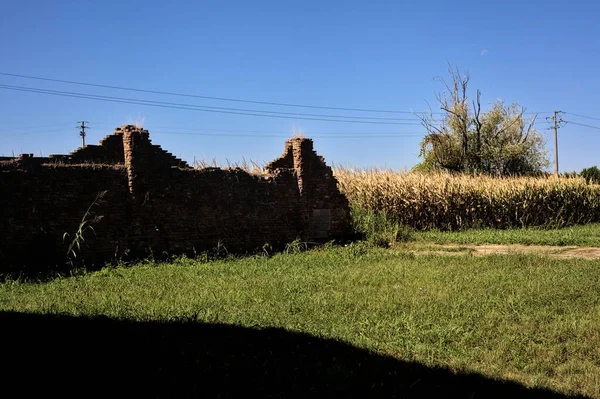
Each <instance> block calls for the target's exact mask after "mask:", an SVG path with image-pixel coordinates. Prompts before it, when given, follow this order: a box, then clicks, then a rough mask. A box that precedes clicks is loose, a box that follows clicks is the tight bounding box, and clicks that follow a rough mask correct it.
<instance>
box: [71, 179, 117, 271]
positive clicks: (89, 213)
mask: <svg viewBox="0 0 600 399" xmlns="http://www.w3.org/2000/svg"><path fill="white" fill-rule="evenodd" d="M106 192H107V191H106V190H105V191H101V192H99V193H98V194H97V195H96V198H95V199H94V201H93V202H92V203H91V204H90V206H89V207H88V208H87V210H86V211H85V213H84V215H83V217H82V218H81V222H80V223H79V227H78V229H77V231H76V232H75V234H74V235H73V240H71V243H70V244H69V247H68V248H67V259H69V262H70V263H72V264H73V263H74V262H75V260H76V259H77V257H78V256H79V255H81V251H82V249H81V247H82V245H83V244H85V237H84V236H85V233H86V232H87V231H88V230H91V231H92V233H94V234H96V230H94V226H93V225H94V224H96V223H98V222H99V221H100V220H101V219H102V217H103V216H101V215H96V214H95V213H94V212H93V208H94V207H95V206H98V205H100V203H101V202H102V198H104V196H105V195H106ZM70 236H71V235H70V234H69V233H68V232H66V233H65V234H63V242H64V241H66V240H67V239H69V237H70Z"/></svg>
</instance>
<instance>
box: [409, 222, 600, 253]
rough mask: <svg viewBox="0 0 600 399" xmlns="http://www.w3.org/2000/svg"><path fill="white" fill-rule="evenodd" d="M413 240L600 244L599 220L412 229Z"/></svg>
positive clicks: (465, 242) (454, 242)
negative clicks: (543, 226)
mask: <svg viewBox="0 0 600 399" xmlns="http://www.w3.org/2000/svg"><path fill="white" fill-rule="evenodd" d="M409 239H410V240H413V241H418V242H430V243H436V244H524V245H578V246H583V247H600V224H598V223H594V224H587V225H583V226H572V227H565V228H562V229H551V230H543V229H536V228H528V229H508V230H496V229H471V230H465V231H458V232H447V231H435V230H434V231H419V232H412V233H411V234H410V237H409Z"/></svg>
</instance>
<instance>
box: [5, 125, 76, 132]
mask: <svg viewBox="0 0 600 399" xmlns="http://www.w3.org/2000/svg"><path fill="white" fill-rule="evenodd" d="M67 125H70V123H69V124H67V123H60V124H54V125H41V126H40V125H38V126H17V127H13V128H8V129H0V132H14V131H17V130H30V129H43V128H47V127H50V128H53V127H58V126H61V127H65V126H67Z"/></svg>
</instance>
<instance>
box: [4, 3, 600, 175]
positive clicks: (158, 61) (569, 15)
mask: <svg viewBox="0 0 600 399" xmlns="http://www.w3.org/2000/svg"><path fill="white" fill-rule="evenodd" d="M599 38H600V3H599V2H596V1H592V0H588V1H572V2H566V3H565V2H564V1H560V2H559V1H553V0H551V1H522V0H521V1H513V0H508V1H502V2H499V1H496V2H486V1H481V0H479V1H470V0H467V1H462V2H449V1H441V0H436V1H410V2H409V1H398V0H396V1H371V2H366V1H360V2H358V1H297V2H288V1H258V0H257V1H187V2H176V1H172V2H165V1H152V0H150V1H149V0H146V1H127V0H121V1H110V0H107V1H94V2H92V1H79V0H77V1H64V0H57V1H27V0H21V1H5V2H3V3H2V7H1V12H0V72H6V73H13V74H22V75H31V76H39V77H45V78H52V79H63V80H72V81H81V82H89V83H96V84H104V85H112V86H124V87H133V88H140V89H147V90H157V91H169V92H177V93H189V94H196V95H202V96H214V97H226V98H236V99H245V100H253V101H266V102H277V103H293V104H306V105H316V106H331V107H344V108H365V109H382V110H398V111H422V110H425V109H426V108H427V102H429V103H431V104H432V106H435V96H434V93H435V92H436V91H439V89H440V86H439V84H438V83H436V82H435V81H434V80H433V78H434V77H435V76H446V68H447V65H446V60H449V61H450V62H451V63H453V64H455V65H458V66H459V68H461V69H462V70H466V71H468V72H469V73H470V74H471V77H472V80H471V89H472V92H474V91H475V89H477V88H479V89H481V90H482V92H483V103H484V105H486V106H487V105H488V104H489V103H490V102H492V101H494V100H496V99H504V100H505V101H507V102H509V103H512V102H516V103H519V104H521V105H523V106H525V107H527V109H528V111H535V112H550V111H554V110H563V111H568V112H572V113H576V114H582V115H587V116H591V117H596V118H600V78H599V75H598V74H599V72H598V71H599V70H600V69H599V65H600V40H599ZM0 85H11V86H27V87H33V88H41V89H50V90H59V91H66V92H76V93H86V94H95V95H104V96H115V97H125V98H136V99H143V100H152V101H166V102H176V103H185V104H193V105H205V106H212V107H226V108H240V109H252V110H263V111H267V110H268V111H277V112H296V113H311V114H327V115H346V116H354V117H356V116H358V117H379V118H390V117H391V118H409V119H410V118H414V117H413V116H412V115H410V114H406V115H402V114H374V113H359V112H350V111H334V110H324V109H310V108H291V107H281V106H268V105H260V104H249V103H236V102H226V101H216V100H207V99H199V98H185V97H172V96H165V95H158V94H149V93H136V92H127V91H118V90H109V89H102V88H94V87H86V86H75V85H68V84H61V83H57V82H48V81H39V80H30V79H23V78H17V77H11V76H1V75H0ZM545 116H547V114H541V115H540V120H543V117H545ZM563 118H564V119H566V120H570V121H573V122H578V123H583V124H588V125H592V126H599V127H600V120H593V119H584V118H581V117H576V116H573V115H568V114H567V115H564V116H563ZM82 119H85V120H87V121H89V122H90V125H91V127H92V129H91V130H90V131H89V135H88V138H87V141H88V143H90V144H92V143H93V144H95V143H97V142H98V141H99V140H100V139H101V138H102V137H104V136H105V135H107V134H109V133H110V132H111V131H112V130H113V129H114V127H116V126H119V125H121V124H125V123H128V122H132V121H136V120H138V119H143V120H144V126H145V128H147V129H149V131H150V136H151V138H152V139H153V142H155V143H157V144H161V145H162V146H163V147H164V148H166V149H168V150H170V151H171V152H173V153H174V154H175V155H178V156H181V157H183V158H184V159H185V160H188V161H192V160H193V158H194V157H196V158H197V159H212V158H213V157H216V158H217V159H218V160H221V161H225V160H226V159H229V160H231V161H235V160H241V159H242V158H243V157H245V158H246V159H252V160H255V161H259V162H260V161H270V160H272V159H274V158H275V157H277V156H279V155H280V153H281V152H282V149H283V141H284V140H285V138H286V137H289V136H290V135H291V134H292V132H293V131H294V130H302V131H304V132H305V134H306V135H307V136H309V137H313V138H314V139H315V147H316V150H317V151H318V152H319V153H320V154H321V155H323V156H325V158H326V160H327V161H328V162H331V161H333V162H336V163H345V164H352V165H357V166H388V167H393V168H403V167H407V168H410V167H412V166H413V165H414V164H415V163H417V162H418V158H417V155H418V144H419V141H420V137H419V135H422V134H423V131H424V130H423V128H422V127H421V126H419V125H383V124H359V123H340V122H331V121H316V120H305V119H300V118H299V117H298V116H296V117H292V118H291V119H282V118H266V117H256V116H249V115H234V114H223V113H211V112H200V111H189V110H180V109H168V108H158V107H151V106H147V105H139V104H124V103H114V102H102V101H96V100H89V99H81V98H71V97H60V96H51V95H46V94H39V93H30V92H20V91H12V90H6V89H0V154H3V155H11V154H12V153H13V152H14V153H15V154H18V153H21V152H26V153H35V154H37V155H39V154H40V153H42V154H43V155H47V154H51V153H66V152H68V151H72V150H74V149H76V148H77V147H78V146H79V144H80V139H79V137H78V133H77V130H76V129H75V125H76V122H77V121H79V120H82ZM408 123H411V121H408ZM547 126H548V125H547V124H546V123H542V124H540V125H539V126H538V127H539V128H540V129H545V128H546V127H547ZM256 132H260V133H256ZM206 134H212V135H206ZM353 135H354V136H357V137H353V138H347V136H353ZM382 135H384V136H385V135H394V136H395V137H387V138H382V137H380V136H382ZM544 135H545V136H546V137H547V138H548V140H547V147H548V148H549V149H550V150H551V151H553V140H552V134H551V132H550V131H546V130H544ZM271 136H276V137H271ZM324 136H325V137H324ZM332 136H333V137H332ZM335 136H341V137H335ZM599 148H600V130H596V129H591V128H585V127H582V126H576V125H573V124H570V125H567V126H565V127H564V128H562V129H561V130H560V132H559V155H560V167H561V170H581V169H582V168H584V167H587V166H591V165H596V164H600V155H598V154H599V151H598V149H599Z"/></svg>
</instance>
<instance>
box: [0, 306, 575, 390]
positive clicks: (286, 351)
mask: <svg viewBox="0 0 600 399" xmlns="http://www.w3.org/2000/svg"><path fill="white" fill-rule="evenodd" d="M0 326H2V335H3V346H4V348H3V351H2V363H3V364H4V369H5V370H7V371H5V372H3V373H2V377H3V380H4V381H5V383H4V389H5V390H7V389H8V388H9V387H10V386H12V387H14V388H15V389H16V390H15V391H14V392H18V394H19V395H20V396H31V395H32V394H35V393H38V394H40V393H41V394H43V396H45V397H50V394H52V393H56V394H58V395H60V396H62V397H64V396H65V395H69V396H71V395H74V396H78V397H90V396H99V395H102V396H105V395H110V396H111V397H113V396H118V397H122V396H124V395H128V396H131V395H135V396H136V397H139V396H144V397H190V396H191V397H195V396H201V397H344V398H347V397H364V398H367V397H407V398H444V397H452V398H455V397H456V398H458V397H460V398H491V397H494V398H515V397H528V398H530V397H531V398H563V397H565V396H563V395H560V394H557V393H554V392H551V391H547V390H541V389H527V388H525V387H523V386H522V385H519V384H517V383H514V382H507V381H496V380H493V379H490V378H486V377H483V376H480V375H476V374H459V375H457V374H453V373H452V372H450V371H448V370H445V369H435V368H430V367H426V366H423V365H421V364H418V363H411V362H405V361H400V360H397V359H394V358H392V357H386V356H380V355H376V354H373V353H371V352H368V351H365V350H362V349H358V348H356V347H353V346H350V345H348V344H344V343H340V342H337V341H334V340H328V339H321V338H316V337H313V336H309V335H306V334H298V333H292V332H288V331H285V330H282V329H276V328H269V329H261V330H259V329H252V328H243V327H236V326H230V325H219V324H202V323H194V322H182V323H156V322H128V321H119V320H113V319H108V318H83V317H82V318H78V317H70V316H51V315H34V314H23V313H10V312H1V313H0ZM10 391H13V390H12V389H11V390H10ZM10 391H5V392H10Z"/></svg>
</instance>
